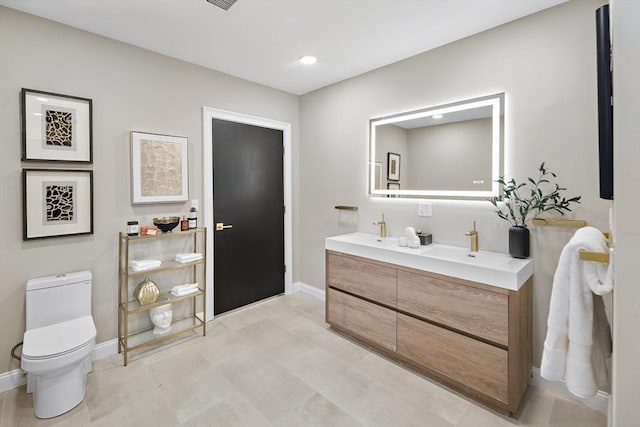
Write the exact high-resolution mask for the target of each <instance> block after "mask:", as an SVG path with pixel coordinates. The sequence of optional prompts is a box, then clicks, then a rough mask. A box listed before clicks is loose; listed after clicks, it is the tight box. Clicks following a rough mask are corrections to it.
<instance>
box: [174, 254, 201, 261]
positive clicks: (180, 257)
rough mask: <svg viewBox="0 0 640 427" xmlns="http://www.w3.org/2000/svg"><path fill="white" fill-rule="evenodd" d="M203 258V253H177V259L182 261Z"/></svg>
mask: <svg viewBox="0 0 640 427" xmlns="http://www.w3.org/2000/svg"><path fill="white" fill-rule="evenodd" d="M201 259H202V254H201V253H187V254H176V257H175V260H176V261H177V262H180V263H186V262H194V261H199V260H201Z"/></svg>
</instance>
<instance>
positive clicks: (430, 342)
mask: <svg viewBox="0 0 640 427" xmlns="http://www.w3.org/2000/svg"><path fill="white" fill-rule="evenodd" d="M397 322H398V353H399V354H400V355H402V356H404V357H407V358H409V359H411V360H414V361H415V362H417V363H419V364H421V365H423V366H425V367H426V368H428V369H431V370H433V371H435V372H436V373H438V374H440V375H443V376H444V377H447V378H450V379H452V380H454V381H457V382H458V383H460V384H464V385H465V386H467V387H471V388H472V389H474V390H477V391H479V392H481V393H484V394H485V395H488V396H491V397H493V398H495V399H498V400H499V401H501V402H505V403H507V402H508V399H507V394H508V382H507V380H508V357H507V351H506V350H503V349H501V348H498V347H494V346H492V345H489V344H485V343H483V342H481V341H478V340H475V339H473V338H469V337H467V336H464V335H461V334H458V333H456V332H452V331H449V330H447V329H443V328H440V327H438V326H435V325H432V324H430V323H428V322H424V321H421V320H418V319H414V318H413V317H409V316H405V315H404V314H400V313H398V319H397Z"/></svg>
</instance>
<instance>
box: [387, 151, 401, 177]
mask: <svg viewBox="0 0 640 427" xmlns="http://www.w3.org/2000/svg"><path fill="white" fill-rule="evenodd" d="M387 179H388V180H389V181H400V154H396V153H387Z"/></svg>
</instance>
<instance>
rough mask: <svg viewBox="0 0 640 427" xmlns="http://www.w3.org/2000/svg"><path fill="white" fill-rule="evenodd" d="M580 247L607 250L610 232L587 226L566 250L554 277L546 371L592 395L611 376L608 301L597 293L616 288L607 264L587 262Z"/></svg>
mask: <svg viewBox="0 0 640 427" xmlns="http://www.w3.org/2000/svg"><path fill="white" fill-rule="evenodd" d="M580 250H588V251H594V252H606V251H607V242H606V239H605V237H604V235H603V234H602V233H601V232H600V230H598V229H596V228H593V227H584V228H581V229H579V230H578V231H576V233H575V235H574V236H573V237H572V238H571V240H570V241H569V243H567V245H566V246H565V247H564V249H563V250H562V253H561V255H560V260H559V262H558V268H557V270H556V273H555V275H554V277H553V289H552V291H551V302H550V307H549V318H548V320H547V336H546V339H545V342H544V350H543V353H542V363H541V366H540V373H541V375H542V377H544V378H546V379H548V380H551V381H562V380H565V381H566V385H567V388H568V389H569V391H570V392H571V393H573V394H574V395H576V396H578V397H582V398H586V397H590V396H593V395H595V393H596V391H597V390H598V386H599V385H602V382H603V381H604V380H606V366H605V360H606V358H607V357H608V356H609V355H610V354H611V335H610V328H609V323H608V321H607V318H606V314H605V313H604V304H602V301H601V297H600V296H596V297H595V298H594V296H593V293H592V292H595V293H596V294H599V295H601V294H603V293H607V292H610V291H611V287H612V283H611V281H609V282H607V279H606V276H607V274H606V273H607V271H606V266H605V265H602V264H600V263H594V262H583V261H581V260H580V258H579V251H580ZM609 269H610V271H611V272H612V270H611V267H609ZM602 279H604V282H603V281H602Z"/></svg>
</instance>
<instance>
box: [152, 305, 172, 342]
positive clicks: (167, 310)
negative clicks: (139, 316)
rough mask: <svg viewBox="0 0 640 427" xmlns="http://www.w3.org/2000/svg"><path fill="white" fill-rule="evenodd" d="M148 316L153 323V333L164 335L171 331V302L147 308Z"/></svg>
mask: <svg viewBox="0 0 640 427" xmlns="http://www.w3.org/2000/svg"><path fill="white" fill-rule="evenodd" d="M149 317H150V318H151V323H153V326H155V328H153V335H164V334H168V333H169V332H171V321H172V320H173V310H172V309H171V304H165V305H161V306H159V307H154V308H152V309H151V310H149Z"/></svg>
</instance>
